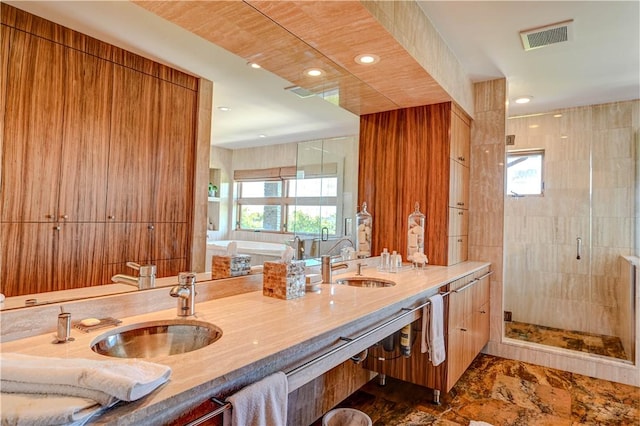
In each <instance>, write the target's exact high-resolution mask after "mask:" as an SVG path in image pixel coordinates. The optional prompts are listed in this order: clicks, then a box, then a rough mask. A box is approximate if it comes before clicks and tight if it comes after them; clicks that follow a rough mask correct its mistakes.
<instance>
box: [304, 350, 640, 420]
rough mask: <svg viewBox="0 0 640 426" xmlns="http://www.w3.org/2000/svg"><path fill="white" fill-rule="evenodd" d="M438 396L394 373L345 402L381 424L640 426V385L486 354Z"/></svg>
mask: <svg viewBox="0 0 640 426" xmlns="http://www.w3.org/2000/svg"><path fill="white" fill-rule="evenodd" d="M432 400H433V394H432V391H431V390H430V389H427V388H424V387H421V386H417V385H413V384H411V383H406V382H402V381H400V380H396V379H392V378H388V379H387V385H386V386H384V387H381V386H379V385H378V379H377V378H376V379H373V380H372V381H371V382H369V383H368V384H366V385H365V386H363V387H362V388H361V389H360V390H358V391H357V392H356V393H354V394H353V395H351V396H350V397H349V398H347V399H346V400H345V401H343V402H342V403H341V404H339V406H341V407H352V408H356V409H359V410H361V411H364V412H365V413H367V414H368V415H369V416H370V417H371V419H372V420H373V424H374V425H376V426H380V425H385V426H387V425H389V426H391V425H393V426H415V425H438V426H457V425H468V424H469V422H470V421H471V420H476V421H484V422H487V423H490V424H492V425H495V426H506V425H510V426H511V425H517V426H520V425H522V426H531V425H536V426H537V425H541V426H546V425H549V426H556V425H558V426H562V425H612V426H613V425H634V426H638V425H640V388H637V387H633V386H627V385H622V384H618V383H613V382H609V381H605V380H599V379H594V378H590V377H586V376H582V375H579V374H574V373H568V372H565V371H560V370H555V369H551V368H545V367H539V366H536V365H532V364H528V363H525V362H520V361H514V360H507V359H503V358H498V357H494V356H489V355H484V354H480V355H478V357H477V358H476V359H475V360H474V362H473V363H472V364H471V366H470V367H469V369H468V370H467V372H466V373H465V374H464V375H463V376H462V378H461V379H460V380H459V381H458V383H457V384H456V386H455V387H454V388H453V389H452V390H451V392H449V393H448V394H447V395H444V396H442V397H441V405H439V406H438V405H434V404H433V403H432ZM321 424H322V422H321V421H320V420H318V421H317V422H315V423H314V424H313V426H319V425H321Z"/></svg>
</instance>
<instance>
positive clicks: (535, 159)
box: [507, 149, 544, 197]
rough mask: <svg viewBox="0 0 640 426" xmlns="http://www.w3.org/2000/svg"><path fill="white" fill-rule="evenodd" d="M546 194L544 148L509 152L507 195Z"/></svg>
mask: <svg viewBox="0 0 640 426" xmlns="http://www.w3.org/2000/svg"><path fill="white" fill-rule="evenodd" d="M543 194H544V150H543V149H533V150H519V151H509V152H507V195H509V196H512V197H521V196H527V195H543Z"/></svg>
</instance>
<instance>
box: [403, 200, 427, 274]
mask: <svg viewBox="0 0 640 426" xmlns="http://www.w3.org/2000/svg"><path fill="white" fill-rule="evenodd" d="M408 222H409V223H408V227H407V260H409V261H410V262H416V261H417V260H418V259H414V258H413V255H414V254H415V253H421V254H424V224H425V216H424V214H422V213H420V204H418V202H417V201H416V204H415V208H414V211H413V213H411V214H410V215H409V221H408ZM419 257H420V258H422V256H419Z"/></svg>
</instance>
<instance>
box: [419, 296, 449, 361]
mask: <svg viewBox="0 0 640 426" xmlns="http://www.w3.org/2000/svg"><path fill="white" fill-rule="evenodd" d="M429 302H430V303H429V305H427V306H425V307H424V308H423V310H422V342H421V345H420V346H421V347H420V351H421V352H422V353H425V352H429V360H431V363H432V364H433V365H434V367H435V366H438V365H440V364H442V363H443V362H444V360H445V359H446V349H445V345H444V301H443V299H442V296H441V295H440V294H436V295H433V296H431V297H430V298H429ZM429 308H430V309H429ZM429 311H430V312H429Z"/></svg>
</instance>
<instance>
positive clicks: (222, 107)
mask: <svg viewBox="0 0 640 426" xmlns="http://www.w3.org/2000/svg"><path fill="white" fill-rule="evenodd" d="M218 109H219V110H220V111H231V108H229V107H228V106H219V107H218Z"/></svg>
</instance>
